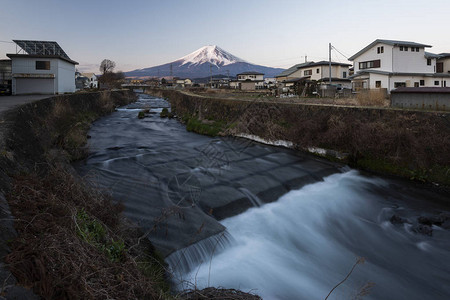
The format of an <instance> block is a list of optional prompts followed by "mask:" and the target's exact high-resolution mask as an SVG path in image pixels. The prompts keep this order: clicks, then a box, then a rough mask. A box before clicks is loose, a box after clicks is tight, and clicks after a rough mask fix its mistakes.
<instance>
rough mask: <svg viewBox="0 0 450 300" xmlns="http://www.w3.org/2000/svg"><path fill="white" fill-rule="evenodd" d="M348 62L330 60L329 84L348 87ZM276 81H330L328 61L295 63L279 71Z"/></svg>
mask: <svg viewBox="0 0 450 300" xmlns="http://www.w3.org/2000/svg"><path fill="white" fill-rule="evenodd" d="M350 66H351V65H350V64H346V63H338V62H331V84H335V85H341V86H342V87H346V88H350V87H351V83H350V79H348V77H349V68H350ZM276 79H277V82H278V83H282V82H288V83H289V82H291V81H298V80H305V81H306V80H309V81H311V80H314V81H318V82H322V83H324V84H328V83H329V82H330V62H328V61H319V62H313V61H312V62H305V63H302V64H297V65H294V66H292V67H290V68H289V69H287V70H285V71H283V72H281V73H280V74H279V75H277V76H276Z"/></svg>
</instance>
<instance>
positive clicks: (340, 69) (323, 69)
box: [313, 65, 349, 80]
mask: <svg viewBox="0 0 450 300" xmlns="http://www.w3.org/2000/svg"><path fill="white" fill-rule="evenodd" d="M319 68H320V73H319V74H315V73H314V72H316V69H315V68H314V72H313V75H319V76H316V77H317V79H315V78H314V80H319V79H322V78H329V77H330V76H329V74H330V67H329V66H325V65H323V66H320V67H319ZM344 72H346V73H345V74H346V77H345V78H347V77H348V76H349V75H348V73H349V67H344V66H333V65H332V66H331V77H333V78H344V77H343V75H344Z"/></svg>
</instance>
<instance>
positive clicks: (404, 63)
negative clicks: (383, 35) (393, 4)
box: [349, 39, 450, 93]
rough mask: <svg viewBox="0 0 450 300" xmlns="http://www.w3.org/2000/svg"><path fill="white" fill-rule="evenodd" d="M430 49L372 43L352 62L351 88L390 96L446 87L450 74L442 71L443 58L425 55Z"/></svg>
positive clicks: (389, 42) (390, 42)
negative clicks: (380, 91)
mask: <svg viewBox="0 0 450 300" xmlns="http://www.w3.org/2000/svg"><path fill="white" fill-rule="evenodd" d="M431 47H432V46H430V45H427V44H421V43H416V42H409V41H397V40H383V39H377V40H375V41H373V42H372V43H370V44H369V45H367V46H366V47H364V48H363V49H361V50H360V51H358V52H357V53H356V54H354V55H353V56H351V57H350V58H349V60H350V61H353V67H354V74H353V75H352V76H351V80H352V88H353V89H354V90H356V91H358V90H361V89H386V91H387V92H388V93H390V91H391V90H393V89H395V88H399V87H445V86H447V84H449V83H450V74H449V73H444V72H443V71H441V70H439V67H438V65H439V64H438V60H439V59H440V58H441V56H440V55H437V54H433V53H430V52H427V51H425V49H426V48H431ZM442 67H443V64H442ZM449 67H450V64H449Z"/></svg>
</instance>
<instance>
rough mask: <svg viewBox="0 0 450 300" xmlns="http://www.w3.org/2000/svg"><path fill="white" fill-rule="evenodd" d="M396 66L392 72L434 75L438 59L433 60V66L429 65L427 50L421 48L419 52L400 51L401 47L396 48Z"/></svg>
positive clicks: (394, 51)
mask: <svg viewBox="0 0 450 300" xmlns="http://www.w3.org/2000/svg"><path fill="white" fill-rule="evenodd" d="M393 53H394V65H393V70H392V72H403V73H407V72H410V73H434V72H435V70H436V59H431V65H430V66H429V65H427V59H426V58H425V49H424V48H419V52H412V51H411V47H408V51H400V47H394V49H393Z"/></svg>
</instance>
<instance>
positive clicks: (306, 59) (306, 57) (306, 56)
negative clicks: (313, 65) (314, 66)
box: [305, 54, 308, 63]
mask: <svg viewBox="0 0 450 300" xmlns="http://www.w3.org/2000/svg"><path fill="white" fill-rule="evenodd" d="M306 62H308V55H306V54H305V63H306Z"/></svg>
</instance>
